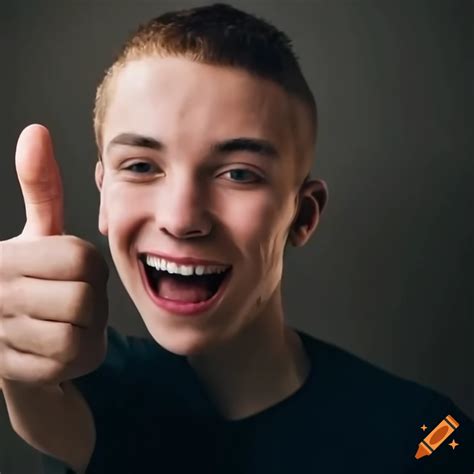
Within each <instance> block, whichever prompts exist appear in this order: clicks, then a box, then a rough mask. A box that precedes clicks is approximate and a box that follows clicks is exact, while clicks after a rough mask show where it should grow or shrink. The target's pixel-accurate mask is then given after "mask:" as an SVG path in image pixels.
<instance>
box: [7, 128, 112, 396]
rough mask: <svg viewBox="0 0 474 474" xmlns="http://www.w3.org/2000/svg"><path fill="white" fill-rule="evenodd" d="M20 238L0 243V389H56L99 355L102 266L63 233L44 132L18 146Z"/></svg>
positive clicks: (103, 324) (104, 307) (103, 345)
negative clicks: (21, 202) (22, 207)
mask: <svg viewBox="0 0 474 474" xmlns="http://www.w3.org/2000/svg"><path fill="white" fill-rule="evenodd" d="M15 164H16V170H17V174H18V180H19V182H20V186H21V190H22V194H23V199H24V202H25V210H26V224H25V227H24V229H23V232H22V233H21V234H20V235H18V236H16V237H14V238H12V239H10V240H6V241H3V242H0V388H1V385H2V383H3V385H4V386H6V385H7V384H8V383H20V384H25V385H30V386H51V385H52V386H57V385H59V384H60V383H61V382H64V381H67V380H71V379H73V378H76V377H79V376H81V375H84V374H86V373H89V372H91V371H93V370H94V369H96V368H97V367H98V366H99V365H100V364H101V363H102V361H103V360H104V358H105V354H106V350H107V332H106V331H107V318H108V300H107V279H108V276H109V271H108V267H107V264H106V262H105V260H104V259H103V257H102V256H101V255H100V254H99V252H98V251H97V250H96V249H95V247H94V246H93V245H92V244H91V243H89V242H86V241H84V240H81V239H80V238H78V237H75V236H72V235H65V234H64V223H63V191H62V183H61V177H60V172H59V167H58V165H57V163H56V161H55V159H54V155H53V146H52V143H51V138H50V135H49V132H48V130H47V129H46V128H44V127H42V126H40V125H31V126H29V127H27V128H26V129H25V130H23V132H22V133H21V135H20V137H19V139H18V145H17V151H16V158H15Z"/></svg>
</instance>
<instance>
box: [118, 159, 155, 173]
mask: <svg viewBox="0 0 474 474" xmlns="http://www.w3.org/2000/svg"><path fill="white" fill-rule="evenodd" d="M152 168H153V165H151V164H150V163H147V162H145V161H139V162H137V163H133V164H131V165H130V166H127V167H126V168H124V170H127V171H131V172H132V173H136V174H146V173H149V172H150V171H151V169H152Z"/></svg>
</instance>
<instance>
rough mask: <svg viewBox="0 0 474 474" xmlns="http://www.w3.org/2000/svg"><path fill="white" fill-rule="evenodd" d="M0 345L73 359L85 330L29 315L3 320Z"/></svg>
mask: <svg viewBox="0 0 474 474" xmlns="http://www.w3.org/2000/svg"><path fill="white" fill-rule="evenodd" d="M2 325H3V327H2V343H3V344H4V345H5V346H6V347H9V348H11V349H14V350H16V351H18V352H23V353H29V354H34V355H37V356H41V357H47V358H48V359H55V360H56V361H58V362H61V363H63V364H65V363H68V362H69V361H71V360H73V359H74V357H75V355H76V350H77V349H78V344H79V340H80V337H81V334H84V332H85V329H83V328H79V327H77V326H73V325H71V324H68V323H62V322H57V321H44V320H39V319H33V318H30V317H29V316H26V315H22V316H15V317H14V318H7V319H5V320H4V321H3V323H2Z"/></svg>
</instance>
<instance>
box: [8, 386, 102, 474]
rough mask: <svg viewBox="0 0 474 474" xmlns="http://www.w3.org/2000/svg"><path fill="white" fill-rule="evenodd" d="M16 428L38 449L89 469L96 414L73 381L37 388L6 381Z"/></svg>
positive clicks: (76, 469) (81, 469) (82, 469)
mask: <svg viewBox="0 0 474 474" xmlns="http://www.w3.org/2000/svg"><path fill="white" fill-rule="evenodd" d="M3 394H4V397H5V402H6V406H7V411H8V415H9V418H10V422H11V424H12V428H13V430H14V431H15V432H16V433H17V434H18V436H20V437H21V438H23V439H24V440H25V441H26V442H27V443H28V444H29V445H31V446H32V447H33V448H35V449H37V450H38V451H40V452H42V453H45V454H47V455H49V456H53V457H55V458H57V459H59V460H61V461H63V462H65V463H66V464H67V465H68V466H70V467H71V468H72V469H74V470H75V472H77V473H80V472H85V468H86V467H87V464H88V462H89V460H90V458H91V456H92V452H93V449H94V445H95V437H96V434H95V426H94V420H93V417H92V413H91V411H90V409H89V407H88V405H87V403H86V402H85V400H84V398H83V397H82V395H81V394H80V392H79V391H78V390H77V388H76V387H75V386H74V385H73V384H72V382H65V383H63V384H61V386H60V387H59V386H56V387H48V388H43V387H42V388H37V387H25V386H24V385H20V384H17V383H16V382H11V381H6V380H4V381H3Z"/></svg>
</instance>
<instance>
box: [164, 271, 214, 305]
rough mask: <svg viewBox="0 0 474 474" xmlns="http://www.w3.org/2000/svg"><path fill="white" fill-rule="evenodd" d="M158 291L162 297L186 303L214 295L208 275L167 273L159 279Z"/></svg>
mask: <svg viewBox="0 0 474 474" xmlns="http://www.w3.org/2000/svg"><path fill="white" fill-rule="evenodd" d="M156 292H157V293H158V296H159V297H161V298H165V299H167V300H175V301H182V302H184V303H197V302H198V301H204V300H207V299H209V298H210V297H211V296H212V295H213V292H212V291H211V290H210V289H209V288H208V284H207V281H206V277H178V276H173V275H167V274H165V273H163V274H162V275H161V276H160V278H159V279H158V283H157V285H156Z"/></svg>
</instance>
